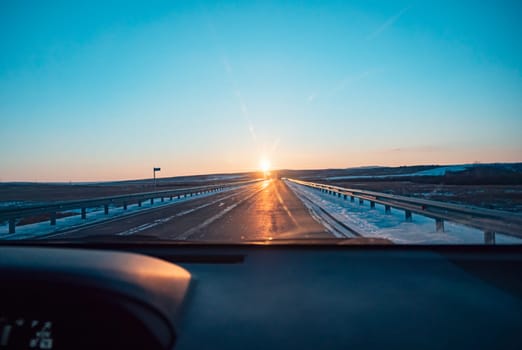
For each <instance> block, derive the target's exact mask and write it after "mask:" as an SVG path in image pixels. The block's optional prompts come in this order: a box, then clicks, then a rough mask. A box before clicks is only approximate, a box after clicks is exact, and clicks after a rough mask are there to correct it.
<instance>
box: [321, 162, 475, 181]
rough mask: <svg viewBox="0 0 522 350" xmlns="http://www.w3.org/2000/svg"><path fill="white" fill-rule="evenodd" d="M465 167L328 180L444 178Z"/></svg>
mask: <svg viewBox="0 0 522 350" xmlns="http://www.w3.org/2000/svg"><path fill="white" fill-rule="evenodd" d="M467 168H468V167H467V166H465V165H450V166H439V167H436V168H433V169H429V170H423V171H417V172H415V173H409V174H387V175H347V176H331V177H327V178H326V180H354V179H361V180H363V179H385V178H390V177H394V178H395V177H411V176H444V175H446V173H457V172H460V171H464V170H466V169H467Z"/></svg>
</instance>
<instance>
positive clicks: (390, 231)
mask: <svg viewBox="0 0 522 350" xmlns="http://www.w3.org/2000/svg"><path fill="white" fill-rule="evenodd" d="M286 183H287V185H288V186H289V187H290V188H291V189H292V190H293V191H294V193H295V194H296V195H297V196H298V197H301V198H305V199H306V200H308V201H311V202H313V203H315V204H316V205H318V206H320V207H321V208H323V209H324V210H325V211H327V212H328V213H329V214H330V215H332V216H333V217H335V218H336V219H337V220H339V221H340V222H342V223H343V224H345V225H347V226H349V227H352V228H354V229H355V230H357V231H358V232H360V233H362V234H363V236H365V237H379V238H386V239H389V240H391V241H392V242H394V243H398V244H484V235H483V232H482V231H480V230H477V229H474V228H471V227H467V226H463V225H459V224H455V223H452V222H448V221H445V222H444V226H445V232H436V231H435V220H433V219H430V218H427V217H424V216H422V215H416V214H413V221H412V222H406V221H405V220H404V211H403V210H399V209H393V208H392V210H391V213H390V214H385V212H384V206H382V205H379V204H376V206H375V208H373V209H372V208H370V206H369V204H368V202H366V201H365V202H364V205H359V201H358V200H356V201H355V202H351V201H350V200H349V199H348V200H345V199H343V198H342V197H337V196H332V195H329V194H326V193H323V192H320V191H317V190H315V189H312V188H309V187H306V186H303V185H299V184H296V183H293V182H289V181H287V182H286ZM496 243H497V244H522V240H521V239H518V238H514V237H510V236H505V235H500V234H497V235H496Z"/></svg>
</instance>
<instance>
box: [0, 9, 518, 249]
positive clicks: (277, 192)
mask: <svg viewBox="0 0 522 350" xmlns="http://www.w3.org/2000/svg"><path fill="white" fill-rule="evenodd" d="M521 10H522V5H520V4H518V3H505V4H493V3H491V4H474V6H472V7H471V8H470V6H469V5H467V4H455V3H454V2H449V1H442V2H437V3H433V4H426V3H414V4H410V3H408V4H406V3H404V2H402V1H389V2H386V3H383V4H377V3H368V2H366V1H355V2H340V3H339V2H328V1H326V2H322V3H299V4H298V3H292V2H290V3H287V4H284V5H283V4H271V3H264V2H261V3H244V2H226V3H215V2H212V1H202V2H198V3H186V2H167V3H164V4H159V3H156V4H139V3H132V2H131V3H127V2H126V3H125V4H124V6H122V4H118V3H117V2H115V3H111V4H106V3H105V2H103V3H102V2H97V1H94V2H90V3H89V4H84V5H80V4H73V3H52V4H51V3H38V4H33V5H32V6H31V7H30V8H29V7H26V6H25V5H24V4H18V3H11V2H5V3H2V4H0V28H1V29H0V30H2V33H3V35H1V36H0V45H1V48H2V53H3V54H2V55H1V57H0V114H1V115H2V127H1V128H0V164H1V166H0V240H6V241H9V240H26V239H43V240H48V241H56V240H62V241H96V240H107V239H108V240H111V241H126V242H130V241H136V240H140V241H145V242H147V241H150V242H153V241H160V242H163V241H168V242H218V243H246V244H251V243H253V242H269V241H270V242H272V241H273V242H301V243H303V244H304V243H307V242H308V243H312V244H318V242H332V241H334V242H352V243H357V244H520V243H521V242H522V214H521V211H522V158H521V155H522V141H521V138H520V133H521V131H522V119H521V118H520V113H521V112H522V102H521V101H522V77H521V75H520V72H522V47H521V45H520V43H519V41H520V40H519V36H520V35H518V34H519V30H518V28H519V27H520V25H519V23H518V21H519V17H520V16H519V14H520V13H521ZM486 22H487V23H488V26H484V23H486ZM329 244H330V243H329ZM343 244H344V243H343Z"/></svg>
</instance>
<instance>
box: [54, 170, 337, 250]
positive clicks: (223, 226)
mask: <svg viewBox="0 0 522 350" xmlns="http://www.w3.org/2000/svg"><path fill="white" fill-rule="evenodd" d="M131 235H135V236H140V237H143V236H146V238H147V237H148V238H151V239H154V238H158V239H169V240H190V241H194V240H195V241H220V242H223V241H226V242H237V241H242V240H259V239H261V240H266V239H296V238H332V237H333V236H332V234H330V233H329V232H328V231H326V229H325V228H324V227H323V226H322V225H321V224H319V223H318V222H316V221H315V220H314V219H313V218H312V217H311V216H310V213H309V211H308V209H307V208H306V207H305V206H304V205H303V204H302V202H301V201H300V200H299V199H298V198H297V197H296V195H295V194H294V193H293V192H292V191H291V190H290V189H289V188H288V187H287V185H286V184H285V183H284V182H283V181H281V180H277V179H272V180H265V181H262V182H258V183H254V184H251V185H247V186H242V187H240V188H237V189H234V190H230V191H225V192H222V193H218V194H215V195H213V196H208V197H205V198H198V199H194V200H190V201H186V202H181V203H177V204H172V205H169V206H165V207H162V208H158V209H153V210H148V211H144V212H140V213H138V214H135V215H132V216H128V217H122V218H119V219H116V220H111V221H108V222H100V223H99V224H96V225H93V226H90V227H88V228H80V229H73V230H71V231H68V232H65V233H60V234H57V235H53V236H52V238H63V239H70V238H83V237H91V238H92V237H93V236H100V237H110V236H131ZM49 238H51V237H49ZM115 238H117V237H115Z"/></svg>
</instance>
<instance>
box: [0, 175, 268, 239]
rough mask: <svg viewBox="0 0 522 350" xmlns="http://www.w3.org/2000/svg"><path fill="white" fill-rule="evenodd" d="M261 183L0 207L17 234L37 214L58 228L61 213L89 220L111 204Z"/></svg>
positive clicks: (125, 207)
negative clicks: (77, 213)
mask: <svg viewBox="0 0 522 350" xmlns="http://www.w3.org/2000/svg"><path fill="white" fill-rule="evenodd" d="M258 181H260V180H250V181H239V182H230V183H224V184H217V185H208V186H197V187H189V188H180V189H176V190H165V191H156V192H145V193H135V194H129V195H120V196H111V197H100V198H91V199H82V200H73V201H56V202H50V203H44V204H34V205H25V206H18V207H10V208H9V207H8V208H0V222H2V221H5V220H7V221H8V223H9V233H15V230H16V221H17V220H18V219H22V218H26V217H31V216H35V215H42V214H46V215H49V216H50V219H49V220H50V224H51V225H53V226H54V225H56V219H57V213H59V212H62V211H67V210H75V209H80V210H81V218H82V219H86V218H87V208H97V207H102V206H103V207H104V213H105V215H108V214H109V206H111V205H112V206H114V205H117V206H118V205H119V206H122V207H123V209H124V210H127V206H128V205H130V204H138V206H140V207H141V204H142V203H143V202H145V201H150V203H151V204H154V200H155V199H160V200H161V202H164V201H165V198H169V200H172V199H173V198H176V197H177V198H181V197H188V196H190V197H192V196H194V195H197V194H203V193H209V192H217V191H220V190H223V189H225V188H229V187H234V186H242V185H247V184H250V183H254V182H258Z"/></svg>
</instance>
